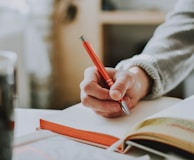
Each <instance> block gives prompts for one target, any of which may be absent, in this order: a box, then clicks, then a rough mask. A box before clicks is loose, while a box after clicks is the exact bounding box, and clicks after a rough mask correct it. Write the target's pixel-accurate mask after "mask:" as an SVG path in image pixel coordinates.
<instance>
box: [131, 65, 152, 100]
mask: <svg viewBox="0 0 194 160" xmlns="http://www.w3.org/2000/svg"><path fill="white" fill-rule="evenodd" d="M129 71H130V72H132V73H133V74H135V75H136V80H137V81H138V83H140V86H141V89H142V92H141V98H144V97H145V96H147V95H148V94H149V93H150V92H151V88H152V84H153V80H152V79H151V77H150V76H149V75H148V74H147V72H146V71H145V70H144V69H143V68H141V67H139V66H134V67H131V68H130V69H129Z"/></svg>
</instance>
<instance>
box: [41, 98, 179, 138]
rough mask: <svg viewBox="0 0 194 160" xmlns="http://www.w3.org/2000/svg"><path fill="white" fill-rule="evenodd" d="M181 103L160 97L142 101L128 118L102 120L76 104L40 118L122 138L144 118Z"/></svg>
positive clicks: (173, 99)
mask: <svg viewBox="0 0 194 160" xmlns="http://www.w3.org/2000/svg"><path fill="white" fill-rule="evenodd" d="M179 101H181V100H180V99H176V98H169V97H161V98H159V99H155V100H152V101H142V102H140V103H139V104H138V105H137V106H136V107H135V108H134V109H132V110H131V114H130V115H129V116H123V117H118V118H104V117H102V116H99V115H97V114H96V113H94V112H93V111H92V110H91V109H89V108H87V107H84V106H83V105H82V104H77V105H75V106H72V107H70V108H67V109H65V110H63V111H61V112H60V113H57V114H54V115H52V116H45V117H42V119H43V120H47V121H50V122H54V123H57V124H61V125H64V126H69V127H72V128H76V129H81V130H86V131H93V132H98V133H104V134H108V135H112V136H115V137H118V138H122V137H123V136H124V135H125V134H126V132H127V130H129V129H130V128H133V126H134V125H135V124H137V123H139V122H140V121H142V120H143V119H144V118H146V117H148V116H150V115H152V114H153V113H156V112H158V111H161V110H163V109H165V108H167V107H170V106H171V105H173V104H175V103H178V102H179Z"/></svg>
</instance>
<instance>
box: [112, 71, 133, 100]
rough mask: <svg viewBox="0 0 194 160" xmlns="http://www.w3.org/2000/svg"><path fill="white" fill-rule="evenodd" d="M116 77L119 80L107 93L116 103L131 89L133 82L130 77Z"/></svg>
mask: <svg viewBox="0 0 194 160" xmlns="http://www.w3.org/2000/svg"><path fill="white" fill-rule="evenodd" d="M118 77H119V78H117V80H116V81H115V82H114V84H113V85H112V86H111V88H110V91H109V94H110V97H111V98H112V99H113V100H116V101H118V100H120V99H121V98H123V97H124V96H125V95H126V93H127V90H129V89H131V88H132V86H133V84H134V80H133V78H132V76H131V75H130V76H129V75H126V74H125V75H120V76H118Z"/></svg>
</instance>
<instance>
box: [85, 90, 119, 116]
mask: <svg viewBox="0 0 194 160" xmlns="http://www.w3.org/2000/svg"><path fill="white" fill-rule="evenodd" d="M81 101H82V104H83V105H84V106H86V107H89V108H91V109H92V110H94V111H95V112H104V113H113V112H119V111H120V110H121V108H120V104H119V103H118V102H115V101H101V100H99V99H96V98H95V97H92V96H88V95H85V94H84V93H82V94H81Z"/></svg>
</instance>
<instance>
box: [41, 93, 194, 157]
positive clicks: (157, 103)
mask: <svg viewBox="0 0 194 160" xmlns="http://www.w3.org/2000/svg"><path fill="white" fill-rule="evenodd" d="M40 128H41V129H46V130H51V131H53V132H56V133H59V134H63V135H65V136H68V137H71V138H73V139H75V140H78V141H81V142H84V143H88V144H92V145H96V146H100V147H105V148H107V147H109V146H111V145H112V144H113V143H115V142H116V141H118V140H119V139H124V142H123V145H121V146H122V147H121V148H120V149H121V150H124V149H125V146H126V145H125V144H126V142H127V141H129V140H152V141H156V142H162V143H165V144H168V145H170V146H173V147H177V148H180V149H182V150H185V151H187V152H189V153H191V154H194V96H192V97H190V98H187V99H185V100H181V99H176V98H170V97H162V98H159V99H155V100H152V101H141V102H140V103H139V104H138V105H137V106H136V107H135V108H134V109H132V110H131V114H130V115H129V116H123V117H119V118H104V117H101V116H99V115H97V114H95V113H94V112H93V111H92V110H91V109H89V108H86V107H84V106H83V105H82V104H77V105H74V106H72V107H69V108H67V109H64V110H62V111H61V112H59V113H57V114H54V115H50V116H46V117H42V118H41V119H40Z"/></svg>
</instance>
